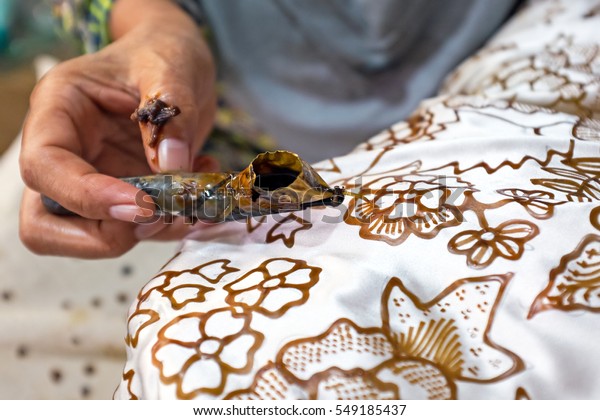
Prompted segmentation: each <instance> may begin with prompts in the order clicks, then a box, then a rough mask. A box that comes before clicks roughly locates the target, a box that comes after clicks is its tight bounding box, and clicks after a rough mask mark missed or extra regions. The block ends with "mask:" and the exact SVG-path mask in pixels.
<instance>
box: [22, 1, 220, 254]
mask: <svg viewBox="0 0 600 420" xmlns="http://www.w3.org/2000/svg"><path fill="white" fill-rule="evenodd" d="M140 1H141V0H121V1H120V2H117V3H116V5H117V6H118V7H119V8H115V10H114V11H113V15H114V17H113V22H112V24H111V28H112V29H113V34H114V33H117V36H116V38H118V39H117V40H116V41H115V42H114V43H112V44H111V45H109V46H107V47H106V48H104V49H102V50H101V51H99V52H98V53H95V54H89V55H85V56H81V57H78V58H75V59H73V60H70V61H66V62H64V63H62V64H60V65H58V66H57V67H56V68H55V69H53V70H51V71H50V72H49V74H47V75H46V76H45V77H44V78H43V79H42V80H41V81H40V83H39V84H38V85H37V86H36V88H35V90H34V92H33V94H32V96H31V102H30V111H29V114H28V117H27V119H26V121H25V124H24V128H23V143H22V149H21V156H20V166H21V175H22V177H23V180H24V181H25V184H26V186H27V187H26V189H25V192H24V195H23V201H22V206H21V214H20V236H21V239H22V241H23V242H24V244H25V245H26V246H27V247H28V248H29V249H30V250H32V251H33V252H35V253H38V254H50V255H65V256H74V257H81V258H103V257H114V256H118V255H121V254H123V253H125V252H126V251H128V250H129V249H131V248H132V247H133V246H134V245H135V244H136V243H137V242H138V241H139V240H140V239H144V238H147V237H150V236H152V237H153V238H157V239H161V238H162V239H171V238H174V237H177V236H180V235H181V234H182V233H183V232H184V231H185V230H186V227H187V226H185V225H184V224H183V223H181V222H180V221H177V222H176V223H174V224H171V225H167V224H165V223H163V222H162V221H159V222H156V223H152V224H136V223H132V221H133V220H134V219H135V220H136V221H143V220H154V219H152V218H151V217H150V216H151V215H152V208H153V205H152V204H150V203H151V200H150V198H149V197H143V193H141V192H140V191H139V190H138V189H136V188H135V187H133V186H131V185H129V184H127V183H125V182H122V181H120V180H118V179H116V178H115V177H122V176H134V175H143V174H148V173H150V171H154V172H159V171H160V172H168V171H174V170H191V169H192V165H193V161H192V157H193V156H194V155H195V152H196V151H197V150H199V149H200V147H201V145H202V143H203V141H204V139H205V136H206V135H207V134H208V132H209V131H210V129H211V126H212V122H213V117H214V109H215V96H214V66H213V62H212V58H211V56H210V52H209V50H208V48H207V47H206V45H205V44H204V41H203V40H202V37H201V34H200V31H199V29H198V28H197V26H196V24H195V23H194V22H193V21H192V20H191V19H190V18H189V17H188V16H187V15H186V14H185V13H184V12H182V11H181V10H179V8H178V7H177V6H175V5H174V4H172V3H170V2H168V1H164V0H144V1H142V2H141V3H142V5H141V9H140V12H139V13H138V14H136V15H135V17H136V18H135V19H133V22H132V19H129V17H128V16H132V15H131V7H134V8H135V6H136V3H138V5H139V3H140ZM128 8H129V9H128ZM141 10H143V12H142V11H141ZM152 97H159V98H160V99H161V100H163V101H165V102H166V103H168V104H170V105H176V106H177V107H178V108H179V109H180V110H181V114H180V115H178V116H177V117H175V118H173V119H172V120H170V121H169V122H168V123H167V124H166V125H165V126H164V127H163V128H162V131H161V134H162V135H161V138H162V139H163V140H162V141H160V142H159V143H158V145H157V147H151V146H150V143H151V142H150V140H151V127H149V126H146V125H144V124H140V125H139V126H138V124H135V123H133V122H132V121H131V120H130V115H131V113H132V112H133V110H134V109H136V108H137V107H138V106H141V105H143V104H144V103H145V102H146V101H147V100H148V99H149V98H152ZM202 166H204V167H202ZM194 169H195V170H200V169H203V170H206V171H211V170H215V168H214V161H212V160H210V159H208V158H205V159H197V160H196V162H195V167H194ZM40 194H43V195H46V196H47V197H49V198H51V199H53V200H55V201H56V202H58V203H59V204H61V205H62V206H63V207H65V208H67V209H68V210H70V211H72V212H74V213H76V214H78V215H80V216H81V217H61V216H56V215H53V214H50V213H48V211H47V210H46V209H45V208H44V207H43V205H42V203H41V200H40Z"/></svg>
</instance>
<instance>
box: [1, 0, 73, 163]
mask: <svg viewBox="0 0 600 420" xmlns="http://www.w3.org/2000/svg"><path fill="white" fill-rule="evenodd" d="M51 8H52V5H51V1H50V0H0V152H4V151H5V150H6V149H7V148H8V145H9V144H10V143H11V142H12V140H14V138H15V137H16V136H17V134H18V132H19V130H20V129H21V123H22V121H23V118H24V116H25V113H26V111H27V103H28V100H29V94H30V93H31V90H32V89H33V86H34V85H35V80H36V79H35V77H36V76H35V67H34V61H35V59H36V57H39V56H40V55H41V54H50V55H52V56H55V57H57V58H59V59H65V58H68V57H71V56H73V55H75V54H76V53H77V51H76V50H77V48H76V47H75V44H74V43H73V42H71V41H70V40H68V39H66V38H65V37H61V36H59V34H58V31H57V29H56V26H55V25H54V19H53V17H52V12H51Z"/></svg>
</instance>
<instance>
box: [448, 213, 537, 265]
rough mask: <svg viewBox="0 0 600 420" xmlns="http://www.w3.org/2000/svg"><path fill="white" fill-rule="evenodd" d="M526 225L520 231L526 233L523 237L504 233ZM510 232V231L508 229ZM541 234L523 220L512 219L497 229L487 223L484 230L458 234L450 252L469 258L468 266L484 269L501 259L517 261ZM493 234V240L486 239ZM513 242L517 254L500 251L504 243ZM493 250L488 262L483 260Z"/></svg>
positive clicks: (451, 241) (470, 230)
mask: <svg viewBox="0 0 600 420" xmlns="http://www.w3.org/2000/svg"><path fill="white" fill-rule="evenodd" d="M517 225H522V226H523V225H524V226H527V228H523V227H521V228H520V230H521V231H524V232H526V233H525V235H523V236H518V237H516V238H515V237H512V236H510V235H508V234H506V233H503V232H504V230H505V228H510V227H511V226H517ZM508 230H510V229H508ZM539 232H540V229H539V228H538V227H537V225H535V224H534V223H532V222H530V221H528V220H523V219H511V220H507V221H504V222H502V223H500V224H499V225H498V226H496V227H490V226H489V225H488V224H487V222H485V223H482V229H479V230H476V229H468V230H463V231H462V232H459V233H457V234H456V235H454V236H453V237H452V238H450V240H449V241H448V245H447V248H448V251H449V252H451V253H453V254H459V255H464V256H466V257H467V265H468V266H469V267H471V268H474V269H477V270H479V269H483V268H485V267H488V266H489V265H491V264H492V263H493V262H494V261H495V260H496V258H498V257H501V258H504V259H506V260H510V261H517V260H519V259H520V258H521V257H522V256H523V253H524V252H525V243H527V242H529V241H530V240H531V239H533V238H535V237H536V236H537V235H538V234H539ZM488 233H491V234H492V235H493V238H492V239H489V240H488V239H484V238H483V236H484V235H485V234H488ZM508 241H510V242H513V243H515V244H516V246H517V252H516V253H514V254H510V253H508V254H507V253H504V252H502V251H501V250H500V247H499V246H498V245H500V244H502V243H504V242H508ZM470 242H473V245H472V246H470V247H469V248H466V249H458V247H459V246H461V245H462V244H463V243H470ZM488 248H491V249H492V250H493V251H492V254H491V255H490V256H489V257H488V259H487V260H482V258H483V257H485V256H486V252H485V251H486V250H487V249H488ZM504 249H509V250H510V249H512V248H510V247H504Z"/></svg>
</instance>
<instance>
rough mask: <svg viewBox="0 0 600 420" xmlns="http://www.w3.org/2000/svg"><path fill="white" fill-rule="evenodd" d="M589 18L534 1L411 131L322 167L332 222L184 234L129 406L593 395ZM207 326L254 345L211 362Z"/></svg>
mask: <svg viewBox="0 0 600 420" xmlns="http://www.w3.org/2000/svg"><path fill="white" fill-rule="evenodd" d="M595 8H597V5H595V4H594V2H592V1H587V0H576V1H572V2H568V4H567V2H566V1H561V0H555V1H539V2H534V3H531V4H530V5H529V6H528V7H526V8H524V9H523V10H522V11H521V12H520V13H519V14H518V15H517V16H516V18H515V19H514V20H513V21H512V22H511V23H509V25H508V26H507V28H506V29H505V30H503V31H501V32H500V33H499V35H498V37H497V38H496V39H494V40H492V42H490V44H489V45H487V46H485V47H484V49H482V50H481V51H480V52H479V53H478V54H477V55H475V56H474V57H472V58H470V59H469V60H467V61H466V62H465V63H463V64H462V65H461V66H460V67H459V68H458V69H457V71H456V72H455V73H454V74H453V75H451V76H450V77H449V78H448V81H447V83H446V85H445V87H444V91H443V93H442V94H441V95H440V96H438V97H435V98H431V99H429V100H427V101H424V102H423V103H422V104H421V106H420V107H419V108H418V109H417V110H416V111H415V113H414V115H413V116H412V117H411V118H409V119H408V120H407V121H406V122H400V123H398V124H395V125H393V126H392V127H390V128H388V129H385V130H383V131H382V132H381V133H380V134H378V135H376V136H374V137H373V138H372V139H370V140H367V141H366V142H365V143H363V144H361V145H360V146H358V147H357V148H355V149H354V150H353V151H352V152H351V153H349V154H347V155H345V156H336V157H332V158H330V159H327V160H324V161H323V162H319V163H316V164H315V165H314V167H315V168H317V169H318V171H319V174H320V175H321V176H322V177H323V179H324V180H325V181H326V182H327V183H328V184H330V185H337V186H341V187H342V186H343V187H344V188H345V189H346V191H347V194H348V196H347V197H346V199H345V201H344V203H342V204H341V205H340V206H339V207H336V208H322V209H319V208H312V209H310V211H304V212H297V213H294V214H293V215H285V216H281V215H278V216H277V217H273V216H265V217H260V218H256V219H252V220H248V221H246V222H245V223H231V224H225V225H221V226H217V227H214V228H210V229H202V230H199V231H197V232H195V233H194V234H193V235H191V236H190V237H188V238H186V240H185V241H184V242H183V244H182V248H181V253H180V254H178V255H177V256H176V257H175V258H174V259H173V260H172V261H170V262H169V263H168V264H167V266H166V267H165V268H164V270H163V272H162V273H161V274H159V275H158V276H157V277H156V278H155V279H154V280H152V281H151V282H150V283H149V284H148V285H146V286H145V287H144V288H143V289H142V291H141V292H140V295H139V296H138V299H137V301H136V303H135V305H134V306H133V307H132V311H131V314H130V322H129V328H128V342H127V346H128V347H127V349H128V354H129V357H128V361H127V364H126V365H125V367H124V370H123V371H124V372H125V375H126V377H125V376H123V379H122V381H121V384H120V386H119V389H118V391H117V394H116V397H117V398H129V397H130V396H131V395H132V394H133V395H136V396H138V397H139V398H157V397H158V396H160V397H168V398H197V399H208V398H210V399H214V398H219V399H223V398H225V399H234V400H261V399H351V400H354V399H382V400H383V399H454V398H461V399H515V398H518V399H523V398H529V397H530V396H534V397H535V398H541V399H593V398H596V396H597V395H600V383H599V382H598V380H597V378H598V375H600V372H599V371H598V369H597V368H596V366H595V365H594V364H593V363H592V364H590V363H589V361H590V360H595V358H596V357H597V354H596V349H597V348H599V346H600V339H599V338H598V337H597V336H596V335H595V334H590V331H595V330H597V329H598V327H599V323H600V315H599V314H598V312H599V311H600V309H599V308H600V300H599V296H600V295H599V290H600V289H599V287H600V286H599V285H600V282H599V281H598V267H600V261H598V257H599V255H600V248H599V247H598V244H599V243H600V239H599V238H600V184H598V177H599V176H600V157H599V152H598V150H599V149H598V141H597V140H598V138H599V137H598V136H599V133H598V131H599V128H600V125H599V124H598V121H600V90H599V89H598V86H599V83H600V67H599V66H598V51H599V47H598V45H600V39H599V38H598V31H597V27H598V23H599V22H600V14H597V13H595V12H593V11H594V10H595ZM592 12H593V13H592ZM196 267H202V268H201V269H198V270H196V271H194V270H195V268H196ZM207 267H212V269H214V270H216V271H215V272H214V274H213V275H211V276H207V278H202V277H201V276H199V275H198V274H199V273H201V272H205V271H203V270H206V269H207ZM178 273H182V274H178ZM219 273H221V274H222V275H220V274H219ZM209 279H213V280H215V279H218V281H209ZM209 288H210V290H209ZM214 314H228V316H229V318H228V320H226V321H224V322H223V323H222V324H221V328H223V329H224V330H226V329H227V328H228V325H229V324H231V325H234V324H235V323H236V322H237V323H238V324H240V325H242V324H243V327H242V329H241V330H238V329H235V330H232V334H233V335H234V336H236V337H237V336H238V335H239V336H242V335H243V336H244V337H245V339H246V340H247V341H246V344H245V345H236V346H234V347H230V346H225V345H222V346H221V344H219V345H217V342H216V341H218V340H216V341H209V343H213V347H214V348H215V349H222V348H223V349H224V348H226V349H227V351H226V352H225V353H223V351H221V350H218V351H217V350H214V351H213V352H212V353H211V352H210V351H208V350H206V347H207V346H208V344H207V345H204V344H203V342H204V341H206V340H209V338H208V337H209V335H208V333H206V332H204V330H202V329H201V328H199V327H198V325H199V324H201V323H202V322H204V320H205V319H208V318H211V317H212V316H214ZM180 320H188V321H190V320H193V322H191V323H190V324H188V325H187V326H186V325H184V324H185V323H184V324H179V321H180ZM175 325H180V326H181V328H180V329H177V330H172V328H175ZM235 325H237V324H235ZM166 331H169V332H170V333H171V331H177V334H180V335H172V336H171V337H172V338H171V339H172V340H176V341H177V340H178V343H182V344H183V345H182V346H181V345H179V344H178V345H179V347H183V348H184V349H183V350H182V349H179V350H180V351H181V353H177V352H172V353H169V354H167V353H166V352H164V351H161V352H159V350H160V349H162V348H163V347H165V346H166V343H167V341H166V335H165V334H166ZM173 334H174V333H173ZM236 334H237V335H236ZM219 337H220V336H219ZM203 340H204V341H203ZM220 340H222V341H224V340H225V338H223V339H220ZM141 343H143V345H141ZM171 344H173V343H171ZM252 345H256V346H257V348H256V349H254V348H253V347H252ZM249 347H250V348H251V351H248V348H249ZM171 348H174V347H171ZM175 348H176V347H175ZM203 352H206V354H207V355H209V354H210V355H211V357H212V359H210V360H212V362H211V363H212V364H211V365H206V366H203V367H202V371H201V372H198V371H196V372H197V373H194V370H190V369H189V368H188V366H191V365H193V364H194V363H195V360H196V359H198V358H199V357H200V356H199V355H201V354H204V353H203ZM159 360H160V363H159V362H157V361H159ZM190 360H192V361H191V362H190ZM207 360H209V359H207ZM232 363H233V364H235V367H237V368H239V369H242V370H243V371H233V370H232V369H231V367H233V366H234V365H233V364H232ZM218 367H220V368H218ZM194 369H196V367H194ZM198 369H199V367H198ZM130 371H132V372H134V375H133V376H131V375H132V374H129V373H128V372H130ZM196 376H197V377H196ZM182 377H186V378H188V379H186V381H187V382H185V383H184V382H183V381H182V380H181V379H180V378H182ZM131 378H133V379H131ZM175 378H179V379H175ZM202 381H204V382H202ZM138 384H143V385H144V386H141V385H138Z"/></svg>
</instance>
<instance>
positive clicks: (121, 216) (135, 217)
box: [108, 204, 153, 222]
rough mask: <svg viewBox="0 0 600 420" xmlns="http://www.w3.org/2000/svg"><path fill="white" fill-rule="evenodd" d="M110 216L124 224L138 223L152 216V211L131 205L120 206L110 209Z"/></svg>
mask: <svg viewBox="0 0 600 420" xmlns="http://www.w3.org/2000/svg"><path fill="white" fill-rule="evenodd" d="M108 214H110V217H113V218H115V219H117V220H122V221H124V222H138V221H141V220H140V219H145V218H147V217H150V216H152V214H153V213H152V210H149V209H145V208H142V207H139V206H135V205H131V204H119V205H116V206H112V207H111V208H110V209H108Z"/></svg>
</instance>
